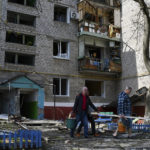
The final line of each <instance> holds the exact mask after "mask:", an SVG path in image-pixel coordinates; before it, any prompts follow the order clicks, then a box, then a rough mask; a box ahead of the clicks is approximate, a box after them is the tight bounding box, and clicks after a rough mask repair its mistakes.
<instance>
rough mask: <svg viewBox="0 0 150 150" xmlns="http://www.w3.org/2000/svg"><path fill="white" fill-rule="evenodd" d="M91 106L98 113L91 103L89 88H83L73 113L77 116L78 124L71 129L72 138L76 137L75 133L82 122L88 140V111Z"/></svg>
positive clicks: (76, 100)
mask: <svg viewBox="0 0 150 150" xmlns="http://www.w3.org/2000/svg"><path fill="white" fill-rule="evenodd" d="M89 106H91V107H92V108H93V109H94V110H96V111H97V108H96V107H95V106H94V105H93V103H92V102H91V100H90V98H89V96H88V88H87V87H83V88H82V93H81V94H79V95H78V96H77V97H76V99H75V103H74V107H73V113H75V114H76V124H75V127H74V128H73V129H71V137H74V131H75V129H76V126H77V124H78V123H79V122H80V121H81V123H82V124H83V126H84V137H85V138H88V118H87V115H88V111H89Z"/></svg>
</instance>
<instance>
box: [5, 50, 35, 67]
mask: <svg viewBox="0 0 150 150" xmlns="http://www.w3.org/2000/svg"><path fill="white" fill-rule="evenodd" d="M7 54H12V55H15V63H11V62H6V55H7ZM22 55H26V56H32V57H33V64H32V65H27V64H21V63H18V61H19V56H22ZM4 62H5V63H6V64H13V65H23V66H31V67H34V66H35V55H32V54H23V53H15V52H9V51H6V52H5V59H4Z"/></svg>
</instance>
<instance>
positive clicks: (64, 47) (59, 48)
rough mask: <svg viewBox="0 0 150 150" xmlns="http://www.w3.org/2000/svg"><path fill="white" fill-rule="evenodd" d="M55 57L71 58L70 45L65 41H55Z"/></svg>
mask: <svg viewBox="0 0 150 150" xmlns="http://www.w3.org/2000/svg"><path fill="white" fill-rule="evenodd" d="M53 56H55V57H60V58H66V59H68V58H69V43H68V42H63V41H54V43H53Z"/></svg>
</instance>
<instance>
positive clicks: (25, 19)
mask: <svg viewBox="0 0 150 150" xmlns="http://www.w3.org/2000/svg"><path fill="white" fill-rule="evenodd" d="M7 21H8V22H10V23H15V24H23V25H27V26H35V16H31V15H25V14H20V13H15V12H12V11H8V12H7Z"/></svg>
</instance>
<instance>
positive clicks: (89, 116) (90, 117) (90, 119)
mask: <svg viewBox="0 0 150 150" xmlns="http://www.w3.org/2000/svg"><path fill="white" fill-rule="evenodd" d="M87 117H88V120H89V122H90V123H91V127H92V134H93V135H94V134H95V121H94V118H93V117H92V116H91V115H88V116H87ZM82 127H83V123H82V122H81V123H80V126H79V128H78V130H77V133H80V132H81V129H82Z"/></svg>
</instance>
